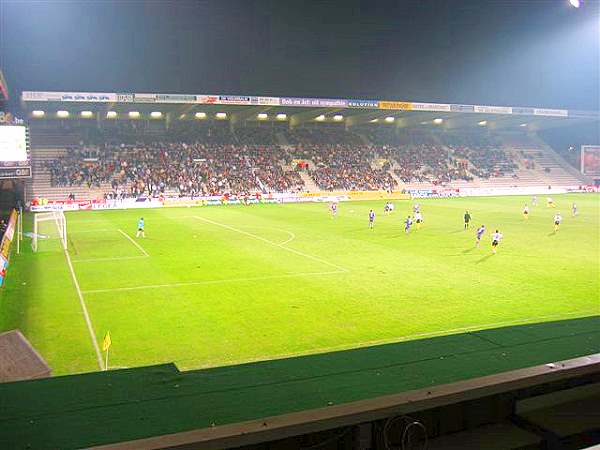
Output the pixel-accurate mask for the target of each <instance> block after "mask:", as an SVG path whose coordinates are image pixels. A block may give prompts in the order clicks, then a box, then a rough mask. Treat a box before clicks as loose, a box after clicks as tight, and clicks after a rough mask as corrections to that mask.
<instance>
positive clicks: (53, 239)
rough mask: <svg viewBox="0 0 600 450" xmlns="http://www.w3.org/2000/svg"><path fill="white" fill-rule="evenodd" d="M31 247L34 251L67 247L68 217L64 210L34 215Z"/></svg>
mask: <svg viewBox="0 0 600 450" xmlns="http://www.w3.org/2000/svg"><path fill="white" fill-rule="evenodd" d="M31 247H32V248H33V251H34V252H37V251H39V250H40V249H42V250H53V249H58V248H62V249H64V250H66V249H67V218H66V217H65V213H64V212H62V211H52V212H47V213H38V214H35V215H34V216H33V235H32V240H31Z"/></svg>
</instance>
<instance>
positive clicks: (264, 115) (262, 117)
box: [256, 113, 269, 120]
mask: <svg viewBox="0 0 600 450" xmlns="http://www.w3.org/2000/svg"><path fill="white" fill-rule="evenodd" d="M256 117H258V120H265V119H268V118H269V116H268V115H267V113H259V114H258V115H257V116H256Z"/></svg>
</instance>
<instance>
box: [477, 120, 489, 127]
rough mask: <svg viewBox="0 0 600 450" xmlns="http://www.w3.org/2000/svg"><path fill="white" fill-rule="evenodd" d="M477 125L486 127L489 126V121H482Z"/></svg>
mask: <svg viewBox="0 0 600 450" xmlns="http://www.w3.org/2000/svg"><path fill="white" fill-rule="evenodd" d="M477 125H479V126H480V127H485V126H486V125H487V120H482V121H481V122H478V123H477Z"/></svg>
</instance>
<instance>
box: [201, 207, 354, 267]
mask: <svg viewBox="0 0 600 450" xmlns="http://www.w3.org/2000/svg"><path fill="white" fill-rule="evenodd" d="M192 217H193V218H194V219H197V220H201V221H203V222H206V223H210V224H212V225H216V226H218V227H221V228H225V229H227V230H230V231H235V232H236V233H240V234H243V235H245V236H249V237H251V238H254V239H258V240H259V241H262V242H266V243H267V244H269V245H273V246H275V247H279V248H281V249H283V250H286V251H288V252H290V253H294V254H296V255H299V256H303V257H304V258H308V259H312V260H313V261H317V262H320V263H321V264H326V265H328V266H330V267H333V268H335V269H337V270H339V271H341V272H344V273H348V272H350V271H349V270H348V269H346V268H345V267H342V266H338V265H337V264H334V263H331V262H329V261H326V260H324V259H321V258H319V257H318V256H314V255H310V254H308V253H304V252H301V251H300V250H295V249H293V248H290V247H286V246H285V245H284V244H286V243H287V242H289V241H286V242H283V243H281V244H279V243H277V242H273V241H270V240H268V239H265V238H264V237H262V236H258V235H256V234H252V233H249V232H247V231H244V230H240V229H238V228H235V227H232V226H230V225H225V224H224V223H219V222H215V221H213V220H210V219H206V218H204V217H200V216H192ZM290 240H291V239H290Z"/></svg>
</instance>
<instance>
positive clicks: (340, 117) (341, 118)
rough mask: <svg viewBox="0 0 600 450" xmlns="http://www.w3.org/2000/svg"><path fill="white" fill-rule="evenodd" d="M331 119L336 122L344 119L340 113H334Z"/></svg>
mask: <svg viewBox="0 0 600 450" xmlns="http://www.w3.org/2000/svg"><path fill="white" fill-rule="evenodd" d="M333 120H335V121H336V122H340V121H342V120H344V116H342V115H341V114H336V115H335V116H333Z"/></svg>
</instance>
